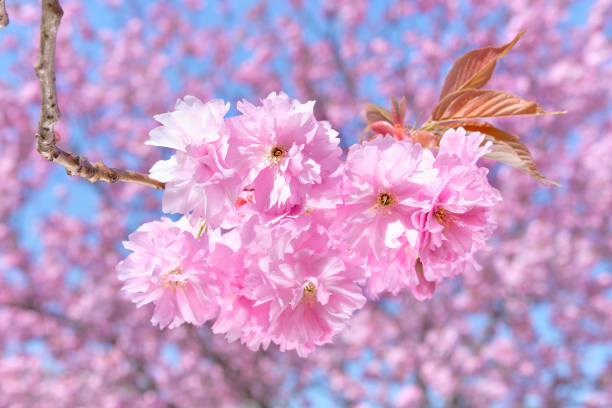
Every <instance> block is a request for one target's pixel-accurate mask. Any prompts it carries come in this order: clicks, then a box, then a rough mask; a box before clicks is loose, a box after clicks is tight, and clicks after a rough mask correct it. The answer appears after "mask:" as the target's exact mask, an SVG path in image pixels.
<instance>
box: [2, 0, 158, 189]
mask: <svg viewBox="0 0 612 408" xmlns="http://www.w3.org/2000/svg"><path fill="white" fill-rule="evenodd" d="M0 6H1V10H4V0H0ZM41 7H42V15H41V21H40V52H39V54H38V60H37V61H36V65H34V71H35V72H36V76H37V77H38V79H39V80H40V88H41V94H42V101H41V107H40V120H39V121H38V131H37V133H36V150H37V151H38V152H39V153H40V154H41V156H43V157H44V158H45V159H47V160H49V161H54V162H56V163H58V164H59V165H61V166H63V167H64V168H65V169H66V173H68V174H69V175H72V176H80V177H83V178H84V179H86V180H87V181H89V182H91V183H93V182H96V181H105V182H107V183H115V182H117V181H124V182H129V183H137V184H141V185H144V186H148V187H153V188H156V189H158V190H163V189H164V183H162V182H160V181H158V180H155V179H152V178H150V177H149V176H147V175H146V174H142V173H138V172H135V171H129V170H122V169H115V168H110V167H107V166H106V165H105V164H104V163H102V162H95V163H92V162H90V161H89V160H88V159H87V158H86V157H84V156H79V155H76V154H74V153H70V152H66V151H64V150H62V149H60V148H59V147H57V146H56V145H55V143H56V139H55V132H54V130H53V127H54V126H55V124H56V123H57V121H58V120H59V118H60V111H59V107H58V104H57V89H56V87H55V44H56V37H57V27H58V26H59V23H60V20H61V19H62V16H63V14H64V11H63V10H62V7H61V6H60V4H59V0H43V1H42V6H41ZM3 14H4V15H6V12H4V13H3ZM3 14H2V12H1V11H0V19H2V18H3V17H2V15H3ZM0 21H4V20H0ZM6 22H7V23H8V18H7V20H6ZM0 27H1V25H0Z"/></svg>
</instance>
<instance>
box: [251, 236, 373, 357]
mask: <svg viewBox="0 0 612 408" xmlns="http://www.w3.org/2000/svg"><path fill="white" fill-rule="evenodd" d="M296 241H297V242H295V243H294V244H293V248H294V250H293V251H290V252H287V253H286V254H285V255H284V257H283V258H282V259H274V258H273V257H270V256H266V257H258V258H257V259H258V260H257V262H253V263H251V265H250V266H249V272H248V274H247V275H246V276H245V279H244V290H243V295H244V296H245V297H246V298H248V299H250V300H252V301H253V302H254V303H253V306H254V307H253V314H254V315H256V316H258V317H259V318H260V319H261V317H265V318H266V319H267V320H268V322H266V323H265V324H260V326H261V327H262V329H264V330H267V332H268V333H269V335H270V336H271V339H272V341H273V342H274V343H276V344H278V345H279V346H280V349H281V351H285V350H293V349H295V350H296V351H297V353H298V354H299V355H300V356H302V357H305V356H307V355H308V354H309V353H310V352H311V351H313V350H314V348H315V346H317V345H322V344H325V343H330V342H331V339H332V337H333V336H334V335H335V334H336V333H338V332H339V331H340V330H342V329H343V328H344V327H345V325H346V323H347V321H348V319H349V318H350V317H351V315H352V314H353V312H355V311H356V310H357V309H359V308H361V307H362V306H363V305H364V303H365V300H366V299H365V297H364V296H363V294H362V290H361V288H360V287H359V286H358V285H357V283H356V282H357V281H361V280H362V279H363V271H362V270H361V268H358V267H356V266H354V265H352V264H351V263H350V262H348V261H347V260H345V259H344V258H345V257H344V256H343V254H342V253H341V252H340V251H337V250H334V249H332V248H330V247H329V243H328V240H327V239H326V237H325V236H322V235H319V234H317V233H314V232H312V230H310V231H308V232H307V233H305V234H302V236H300V237H299V238H298V239H297V240H296ZM258 309H261V310H258ZM266 326H268V327H266Z"/></svg>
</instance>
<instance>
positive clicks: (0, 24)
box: [0, 0, 9, 30]
mask: <svg viewBox="0 0 612 408" xmlns="http://www.w3.org/2000/svg"><path fill="white" fill-rule="evenodd" d="M8 23H9V17H8V14H7V12H6V8H5V7H4V0H0V30H1V29H3V28H4V27H6V26H7V25H8Z"/></svg>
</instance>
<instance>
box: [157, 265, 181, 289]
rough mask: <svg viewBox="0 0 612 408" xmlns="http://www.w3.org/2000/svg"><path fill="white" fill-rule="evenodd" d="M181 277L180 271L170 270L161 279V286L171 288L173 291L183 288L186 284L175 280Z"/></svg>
mask: <svg viewBox="0 0 612 408" xmlns="http://www.w3.org/2000/svg"><path fill="white" fill-rule="evenodd" d="M180 275H181V270H180V269H178V268H176V269H173V270H171V271H170V272H166V273H165V274H164V277H163V279H162V285H164V286H165V287H167V288H172V289H174V290H176V289H179V288H181V289H182V288H184V287H185V285H186V284H187V282H185V281H184V280H180V279H176V278H178V277H179V276H180Z"/></svg>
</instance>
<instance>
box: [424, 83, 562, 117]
mask: <svg viewBox="0 0 612 408" xmlns="http://www.w3.org/2000/svg"><path fill="white" fill-rule="evenodd" d="M561 113H565V112H547V111H545V110H544V109H542V108H541V107H540V106H539V105H538V104H537V103H535V102H530V101H527V100H525V99H523V98H521V97H519V96H516V95H513V94H511V93H508V92H504V91H498V90H494V89H464V90H462V91H457V92H454V93H452V94H450V95H448V96H446V97H445V98H444V99H443V100H442V101H440V102H439V103H438V105H436V107H435V108H434V110H433V112H432V114H431V118H432V120H434V121H438V122H447V121H454V120H464V119H476V118H490V117H500V116H517V115H547V114H549V115H557V114H561Z"/></svg>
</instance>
